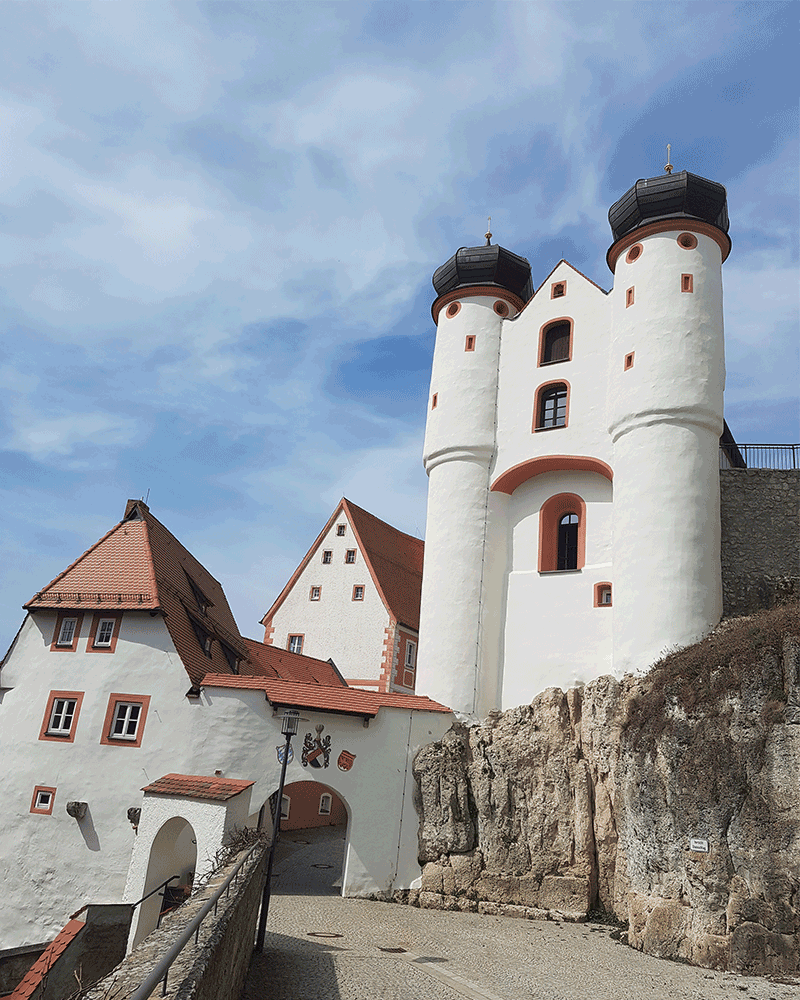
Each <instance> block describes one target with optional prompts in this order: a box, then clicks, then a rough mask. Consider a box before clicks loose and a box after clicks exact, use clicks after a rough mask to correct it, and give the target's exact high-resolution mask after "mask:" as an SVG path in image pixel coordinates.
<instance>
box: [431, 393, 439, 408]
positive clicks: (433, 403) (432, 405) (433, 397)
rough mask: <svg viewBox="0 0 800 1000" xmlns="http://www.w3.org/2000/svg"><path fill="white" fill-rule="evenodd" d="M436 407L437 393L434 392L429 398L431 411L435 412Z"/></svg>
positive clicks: (437, 403) (437, 401)
mask: <svg viewBox="0 0 800 1000" xmlns="http://www.w3.org/2000/svg"><path fill="white" fill-rule="evenodd" d="M438 405H439V393H438V392H435V393H434V394H433V395H432V396H431V409H432V410H435V409H436V407H437V406H438Z"/></svg>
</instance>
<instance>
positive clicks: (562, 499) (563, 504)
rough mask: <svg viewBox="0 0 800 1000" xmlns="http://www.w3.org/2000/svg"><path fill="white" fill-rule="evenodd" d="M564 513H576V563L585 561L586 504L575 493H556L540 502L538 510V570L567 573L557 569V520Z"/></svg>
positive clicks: (579, 565) (582, 565)
mask: <svg viewBox="0 0 800 1000" xmlns="http://www.w3.org/2000/svg"><path fill="white" fill-rule="evenodd" d="M565 514H577V515H578V563H577V566H576V567H575V569H576V570H577V569H583V567H584V565H585V563H586V504H585V503H584V502H583V500H582V499H581V497H579V496H578V494H577V493H557V494H556V495H555V496H553V497H550V498H549V499H548V500H545V502H544V503H543V504H542V507H541V510H540V511H539V572H540V573H555V572H562V573H569V572H574V570H572V571H571V570H560V571H559V569H558V522H559V521H560V520H561V518H562V517H564V515H565Z"/></svg>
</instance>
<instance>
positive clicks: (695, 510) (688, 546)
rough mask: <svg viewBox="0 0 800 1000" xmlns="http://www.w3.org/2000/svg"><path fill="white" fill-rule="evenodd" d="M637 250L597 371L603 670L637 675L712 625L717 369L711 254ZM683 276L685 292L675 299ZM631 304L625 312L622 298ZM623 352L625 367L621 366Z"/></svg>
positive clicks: (619, 270) (715, 267) (706, 240)
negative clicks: (610, 535)
mask: <svg viewBox="0 0 800 1000" xmlns="http://www.w3.org/2000/svg"><path fill="white" fill-rule="evenodd" d="M684 228H686V229H689V230H691V223H688V222H687V223H686V224H685V226H681V225H680V222H678V223H677V224H676V228H675V230H674V231H672V232H665V233H657V234H654V235H652V236H647V237H645V238H643V239H642V240H641V243H642V246H643V252H642V254H641V256H640V257H639V258H638V259H637V260H636V261H635V262H633V263H631V264H627V263H625V257H624V255H622V256H620V258H619V260H618V262H617V266H616V272H615V281H614V286H615V287H614V292H613V293H612V297H613V300H614V303H613V309H614V330H613V340H612V349H611V354H610V367H609V393H610V400H611V406H610V413H609V433H610V435H611V437H612V440H613V442H614V469H615V474H616V478H615V498H614V506H615V510H614V555H613V559H614V565H615V568H616V573H615V579H616V592H615V596H614V604H615V609H614V617H615V639H614V666H615V669H616V670H617V671H624V670H645V669H647V667H648V666H650V664H651V663H653V662H654V661H655V660H656V659H657V658H658V657H659V656H660V655H661V654H662V653H663V652H664V651H665V650H667V649H669V648H672V647H674V646H676V645H685V644H687V643H689V642H693V641H695V640H696V639H698V638H699V637H701V636H702V635H704V634H705V633H707V632H708V631H709V630H710V629H711V628H712V627H713V626H714V625H715V624H716V623H717V621H719V618H720V616H721V614H722V589H721V566H720V523H719V436H720V434H721V433H722V394H723V389H724V384H725V362H724V342H723V321H722V274H721V252H720V248H719V246H718V245H717V243H716V242H715V241H714V240H712V239H711V238H710V237H708V236H705V235H704V234H701V233H698V234H696V236H697V240H698V245H697V247H696V248H695V249H693V250H684V249H683V248H681V247H680V246H679V245H678V243H677V236H678V235H679V234H680V233H681V232H682V231H684ZM682 274H692V276H693V281H694V291H693V292H691V293H686V292H682V291H681V275H682ZM630 287H633V288H634V304H633V305H632V306H630V307H627V308H626V305H625V292H626V289H628V288H630ZM631 351H635V357H634V366H633V368H631V369H630V370H629V371H624V365H623V360H624V357H625V355H626V354H627V353H629V352H631Z"/></svg>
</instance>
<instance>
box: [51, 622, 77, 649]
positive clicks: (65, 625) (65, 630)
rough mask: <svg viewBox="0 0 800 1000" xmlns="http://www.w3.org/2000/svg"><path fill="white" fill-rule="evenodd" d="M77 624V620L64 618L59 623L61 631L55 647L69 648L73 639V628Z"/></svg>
mask: <svg viewBox="0 0 800 1000" xmlns="http://www.w3.org/2000/svg"><path fill="white" fill-rule="evenodd" d="M77 624H78V619H77V618H64V619H63V620H62V622H61V629H60V630H59V633H58V639H57V640H56V645H57V646H71V645H72V640H73V639H74V638H75V626H76V625H77Z"/></svg>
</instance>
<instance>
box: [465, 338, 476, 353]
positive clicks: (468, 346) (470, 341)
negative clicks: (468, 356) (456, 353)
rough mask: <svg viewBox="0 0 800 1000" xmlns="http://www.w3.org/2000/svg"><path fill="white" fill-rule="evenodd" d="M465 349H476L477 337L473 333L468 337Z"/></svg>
mask: <svg viewBox="0 0 800 1000" xmlns="http://www.w3.org/2000/svg"><path fill="white" fill-rule="evenodd" d="M464 350H465V351H474V350H475V338H474V337H473V336H472V335H471V334H470V335H469V336H468V337H467V340H466V343H465V344H464Z"/></svg>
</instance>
